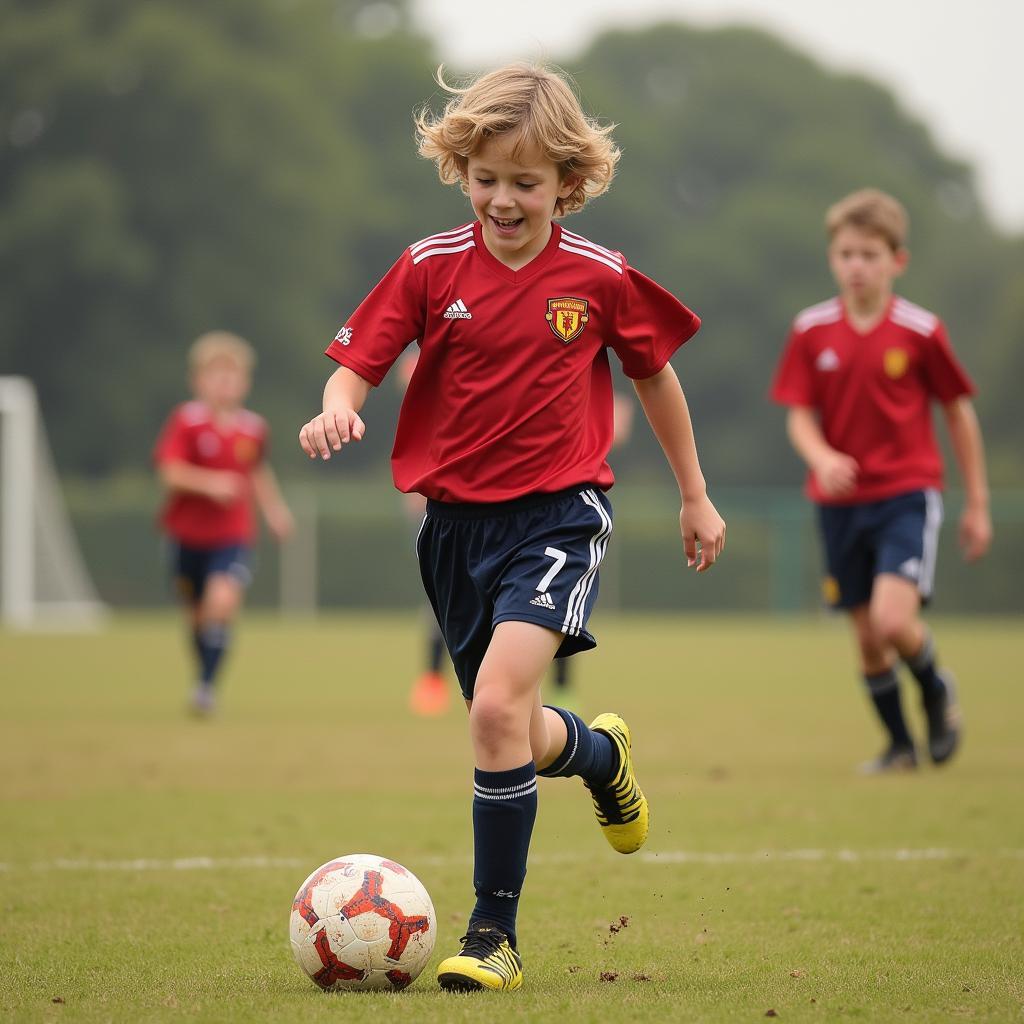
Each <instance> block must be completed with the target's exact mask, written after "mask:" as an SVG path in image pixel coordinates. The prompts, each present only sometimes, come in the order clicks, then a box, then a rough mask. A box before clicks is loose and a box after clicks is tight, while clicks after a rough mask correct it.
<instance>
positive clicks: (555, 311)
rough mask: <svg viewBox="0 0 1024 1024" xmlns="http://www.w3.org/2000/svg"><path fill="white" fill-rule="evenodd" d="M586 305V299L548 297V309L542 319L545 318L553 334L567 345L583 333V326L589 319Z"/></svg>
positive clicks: (587, 304) (587, 305)
mask: <svg viewBox="0 0 1024 1024" xmlns="http://www.w3.org/2000/svg"><path fill="white" fill-rule="evenodd" d="M588 307H589V303H588V302H587V300H586V299H574V298H571V297H566V298H562V299H548V311H547V313H545V315H544V319H545V320H547V322H548V326H549V327H550V328H551V332H552V333H553V334H554V336H555V337H556V338H558V340H559V341H561V342H563V343H564V344H566V345H568V344H569V342H570V341H572V340H573V339H574V338H578V337H579V336H580V335H581V334H582V333H583V328H584V327H586V326H587V321H588V320H589V319H590V316H589V314H588V313H587V309H588Z"/></svg>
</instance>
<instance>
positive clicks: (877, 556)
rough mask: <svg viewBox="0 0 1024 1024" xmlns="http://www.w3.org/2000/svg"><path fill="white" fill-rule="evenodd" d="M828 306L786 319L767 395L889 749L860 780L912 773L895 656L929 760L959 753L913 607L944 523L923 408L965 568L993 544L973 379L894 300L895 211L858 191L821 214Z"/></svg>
mask: <svg viewBox="0 0 1024 1024" xmlns="http://www.w3.org/2000/svg"><path fill="white" fill-rule="evenodd" d="M826 228H827V231H828V236H829V239H830V241H829V248H828V260H829V266H830V268H831V270H832V274H833V277H834V278H835V280H836V283H837V284H838V286H839V296H838V298H834V299H830V300H828V301H827V302H823V303H820V304H818V305H817V306H812V307H811V308H810V309H806V310H804V311H803V312H802V313H800V314H799V315H798V316H797V317H796V320H795V321H794V324H793V329H792V332H791V334H790V337H789V342H788V344H787V346H786V349H785V351H784V353H783V356H782V360H781V362H780V365H779V368H778V372H777V374H776V378H775V381H774V384H773V387H772V396H773V397H774V398H775V399H776V400H777V401H779V402H781V403H783V404H785V405H788V406H789V407H790V408H789V413H788V416H787V430H788V432H789V437H790V440H791V441H792V444H793V447H794V448H795V449H796V450H797V452H798V453H799V454H800V455H801V457H802V458H803V460H804V461H805V462H806V463H807V466H808V469H809V471H810V472H809V475H808V478H807V493H808V495H809V497H810V498H811V500H812V501H814V502H816V503H817V505H818V512H819V525H820V528H821V532H822V536H823V539H824V547H825V558H826V563H827V568H828V574H829V575H828V577H827V578H826V580H825V597H826V599H827V600H828V601H829V602H830V603H831V604H833V605H834V606H836V607H839V608H844V609H846V610H847V611H848V612H849V614H850V619H851V622H852V625H853V629H854V632H855V634H856V638H857V644H858V647H859V651H860V659H861V668H862V670H863V673H864V679H865V681H866V683H867V687H868V692H869V694H870V695H871V699H872V701H873V702H874V705H875V708H876V710H877V712H878V715H879V717H880V718H881V720H882V723H883V724H884V726H885V728H886V729H887V731H888V733H889V745H888V746H887V748H886V749H885V750H884V751H883V753H882V754H881V756H880V757H878V758H877V759H875V760H874V761H870V762H868V763H867V764H866V765H865V766H864V769H865V770H866V771H868V772H880V771H892V770H900V769H908V768H914V767H916V765H917V754H916V751H915V748H914V744H913V740H912V739H911V736H910V732H909V730H908V729H907V724H906V721H905V720H904V717H903V711H902V707H901V705H900V696H899V681H898V678H897V675H896V669H895V662H896V657H897V656H898V657H899V658H902V659H903V661H904V662H905V663H906V665H907V666H908V667H909V669H910V671H911V672H912V673H913V675H914V676H915V678H916V679H917V681H918V683H919V684H920V687H921V696H922V701H923V705H924V709H925V713H926V715H927V719H928V749H929V753H930V755H931V758H932V760H933V761H935V763H936V764H940V763H942V762H944V761H946V760H947V759H949V758H950V757H952V755H953V753H954V752H955V750H956V748H957V744H958V741H959V736H960V713H959V708H958V705H957V699H956V693H955V689H954V685H953V679H952V676H951V674H950V673H949V672H948V671H947V670H942V669H938V668H936V658H935V647H934V643H933V641H932V636H931V633H930V632H929V630H928V629H927V627H926V626H925V624H924V623H923V622H922V621H921V619H920V617H919V610H920V607H921V604H922V602H923V601H926V600H927V599H928V598H929V597H930V595H931V591H932V581H933V577H934V572H935V555H936V544H937V540H938V530H939V525H940V523H941V519H942V499H941V496H940V493H939V489H940V488H941V486H942V462H941V457H940V454H939V449H938V446H937V444H936V441H935V434H934V431H933V429H932V418H931V402H932V400H933V399H934V400H937V401H938V402H939V403H940V404H941V406H942V411H943V413H944V415H945V419H946V423H947V425H948V428H949V433H950V437H951V439H952V443H953V450H954V452H955V455H956V459H957V462H958V463H959V466H960V471H961V474H962V476H963V483H964V489H965V492H966V495H965V497H966V501H965V504H964V510H963V515H962V517H961V520H960V542H961V545H962V547H963V550H964V554H965V556H966V558H967V559H968V560H971V561H973V560H975V559H977V558H980V557H981V556H982V555H984V553H985V552H986V550H987V549H988V546H989V544H990V542H991V538H992V524H991V519H990V517H989V508H988V486H987V483H986V475H985V458H984V448H983V444H982V437H981V430H980V428H979V426H978V421H977V418H976V416H975V414H974V408H973V405H972V404H971V401H970V397H969V396H970V395H971V394H972V392H973V386H972V384H971V382H970V380H969V379H968V377H967V375H966V373H965V372H964V370H963V369H962V368H961V366H960V364H959V363H958V362H957V359H956V356H955V355H954V354H953V351H952V349H951V347H950V345H949V341H948V339H947V337H946V330H945V328H944V326H943V325H942V322H941V321H940V320H939V319H938V317H936V316H934V315H933V314H932V313H929V312H928V311H927V310H924V309H922V308H921V307H920V306H915V305H914V304H913V303H910V302H907V301H906V300H905V299H902V298H900V297H898V296H894V295H893V290H892V289H893V282H894V281H895V279H896V278H897V277H899V275H900V274H902V273H903V271H904V269H905V268H906V265H907V260H908V258H909V257H908V252H907V250H906V248H905V240H906V232H907V216H906V212H905V211H904V209H903V206H902V205H901V204H900V203H899V202H897V201H896V200H895V199H893V198H892V196H889V195H886V194H885V193H883V192H878V191H877V190H874V189H864V190H861V191H859V192H855V193H853V194H851V195H849V196H846V197H845V198H844V199H842V200H840V201H839V202H838V203H836V204H835V205H834V206H833V207H831V208H830V209H829V211H828V214H827V216H826Z"/></svg>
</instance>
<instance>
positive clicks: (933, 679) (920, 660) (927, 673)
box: [903, 628, 943, 700]
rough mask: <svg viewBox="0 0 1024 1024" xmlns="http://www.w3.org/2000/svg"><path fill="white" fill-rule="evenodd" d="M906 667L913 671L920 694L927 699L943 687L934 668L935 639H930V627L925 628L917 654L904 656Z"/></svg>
mask: <svg viewBox="0 0 1024 1024" xmlns="http://www.w3.org/2000/svg"><path fill="white" fill-rule="evenodd" d="M903 660H904V662H905V663H906V666H907V668H909V669H910V671H911V672H912V673H913V675H914V678H915V679H916V680H917V683H918V685H919V686H920V687H921V695H922V696H923V697H924V698H925V699H926V700H927V699H928V698H929V697H931V696H933V695H934V694H936V693H940V692H941V691H942V689H943V686H942V680H941V679H940V678H939V674H938V672H936V670H935V641H934V640H933V639H932V634H931V630H930V629H927V628H926V629H925V633H924V642H923V643H922V644H921V649H920V650H919V651H918V652H917V654H914V655H911V656H910V657H909V658H904V659H903Z"/></svg>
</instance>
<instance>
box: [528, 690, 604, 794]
mask: <svg viewBox="0 0 1024 1024" xmlns="http://www.w3.org/2000/svg"><path fill="white" fill-rule="evenodd" d="M545 707H551V705H550V704H547V705H545ZM551 710H552V711H554V712H556V713H557V714H558V715H560V716H561V718H562V721H564V722H565V731H566V733H567V738H566V743H565V749H564V750H563V751H562V752H561V753H560V754H559V755H558V757H556V758H555V759H554V761H552V762H551V764H549V765H548V766H547V768H541V770H540V771H538V772H537V774H538V775H541V776H543V777H544V778H546V779H554V778H568V777H569V776H571V775H579V776H580V778H582V779H583V781H584V782H589V783H591V784H593V785H598V786H600V785H603V784H604V783H606V782H608V781H609V780H610V779H611V778H612V777H613V776H614V775H615V772H616V771H617V770H618V767H619V757H618V753H617V752H616V750H615V745H614V744H613V743H612V741H611V740H610V739H609V738H608V737H607V736H606V735H605V734H604V733H603V732H594V730H593V729H588V728H587V724H586V723H585V722H584V721H583V719H582V718H580V716H579V715H574V714H573V713H572V712H571V711H566V709H565V708H556V707H551Z"/></svg>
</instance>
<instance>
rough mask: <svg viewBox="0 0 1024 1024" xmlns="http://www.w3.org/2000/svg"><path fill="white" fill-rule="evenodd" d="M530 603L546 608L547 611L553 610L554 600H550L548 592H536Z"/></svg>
mask: <svg viewBox="0 0 1024 1024" xmlns="http://www.w3.org/2000/svg"><path fill="white" fill-rule="evenodd" d="M530 604H535V605H537V607H538V608H547V610H548V611H549V612H553V611H554V610H555V602H554V601H552V600H551V595H550V594H548V593H543V594H538V595H537V596H536V597H535V598H534V599H533V600H532V601H531V602H530Z"/></svg>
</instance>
